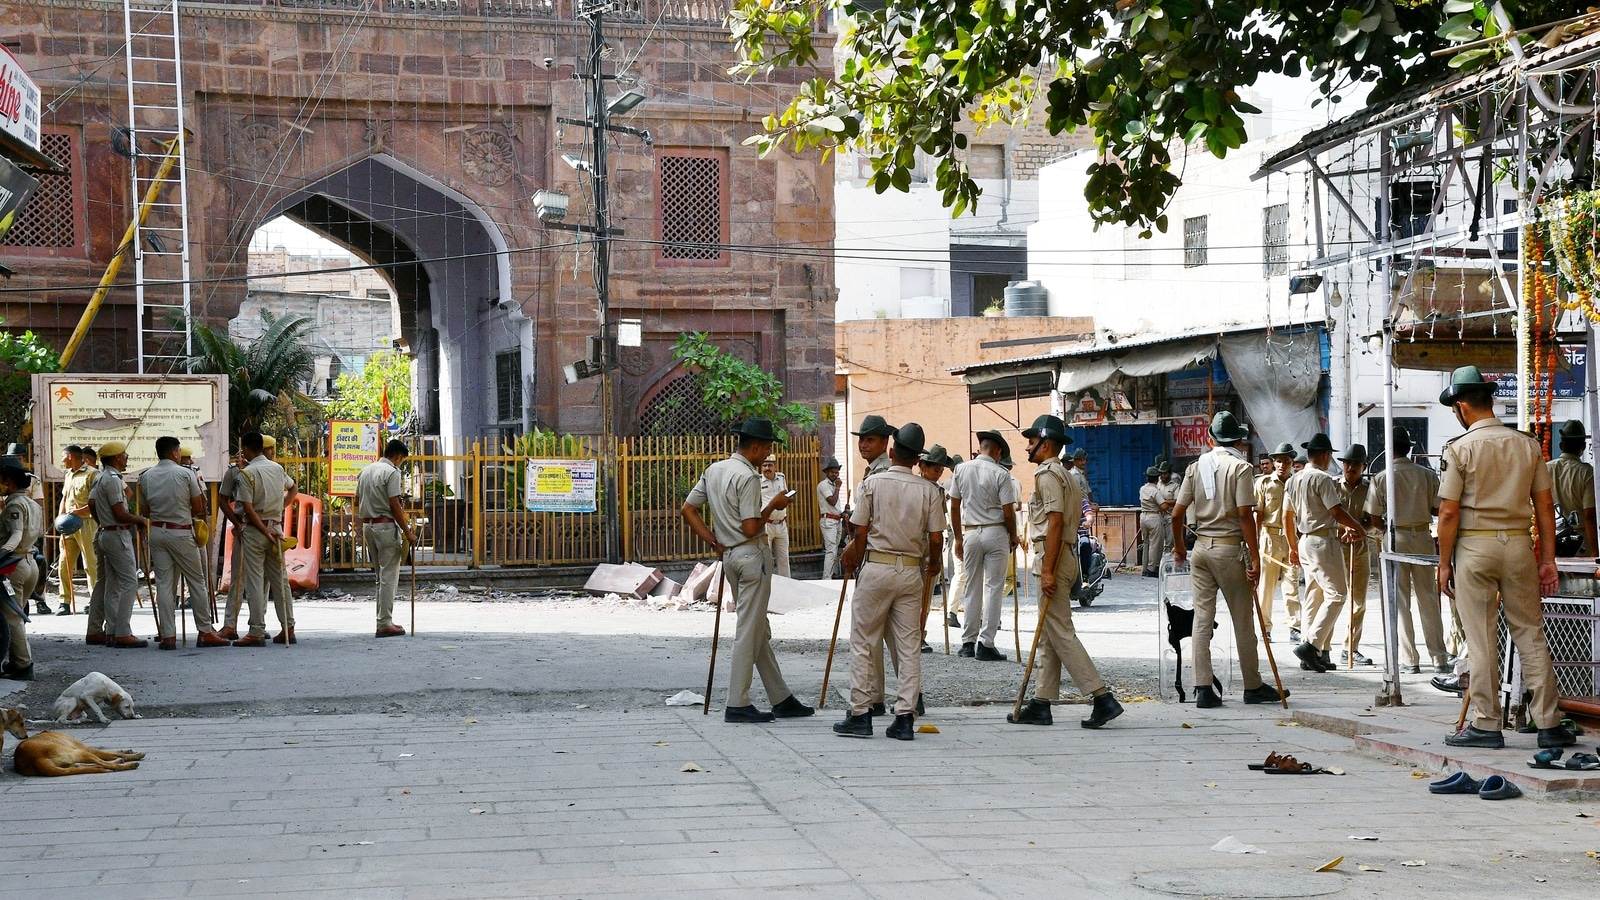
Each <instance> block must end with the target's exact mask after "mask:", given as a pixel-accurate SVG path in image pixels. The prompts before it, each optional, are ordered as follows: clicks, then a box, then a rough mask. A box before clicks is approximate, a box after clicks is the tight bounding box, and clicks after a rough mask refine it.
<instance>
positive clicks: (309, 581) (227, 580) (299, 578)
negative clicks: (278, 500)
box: [217, 494, 322, 591]
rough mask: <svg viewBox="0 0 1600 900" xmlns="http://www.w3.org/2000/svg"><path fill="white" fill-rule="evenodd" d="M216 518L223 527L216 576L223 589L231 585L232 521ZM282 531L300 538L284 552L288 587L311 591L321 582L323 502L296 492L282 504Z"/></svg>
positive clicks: (221, 589) (219, 585)
mask: <svg viewBox="0 0 1600 900" xmlns="http://www.w3.org/2000/svg"><path fill="white" fill-rule="evenodd" d="M218 521H220V522H222V524H223V525H224V526H226V530H225V531H224V532H223V536H222V576H221V577H220V578H219V579H217V590H218V591H226V590H227V589H228V588H229V586H231V585H232V584H233V538H234V535H233V524H232V523H231V522H227V521H226V520H223V519H222V518H221V517H220V516H219V517H218ZM283 533H284V534H285V535H286V536H290V537H294V538H296V539H298V540H299V545H298V546H296V547H295V548H294V549H292V550H285V551H284V552H283V567H284V569H286V570H287V571H288V573H289V586H290V587H292V588H294V589H295V590H298V591H314V590H316V589H317V586H318V585H319V584H321V582H322V571H321V570H322V501H321V500H318V499H317V498H315V497H307V496H306V495H305V494H296V495H295V498H294V503H292V504H290V505H289V506H286V507H284V510H283Z"/></svg>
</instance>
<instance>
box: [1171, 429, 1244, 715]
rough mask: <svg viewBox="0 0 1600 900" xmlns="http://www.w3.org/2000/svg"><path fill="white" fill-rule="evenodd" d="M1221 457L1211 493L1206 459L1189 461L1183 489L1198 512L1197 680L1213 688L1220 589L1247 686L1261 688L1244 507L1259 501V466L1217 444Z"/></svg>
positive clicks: (1194, 580) (1185, 501)
mask: <svg viewBox="0 0 1600 900" xmlns="http://www.w3.org/2000/svg"><path fill="white" fill-rule="evenodd" d="M1210 455H1211V457H1212V459H1214V460H1215V461H1216V473H1215V476H1214V482H1213V488H1212V493H1211V496H1209V497H1207V496H1206V495H1205V482H1204V479H1203V478H1202V477H1201V474H1200V471H1201V470H1200V465H1201V462H1205V461H1206V458H1205V457H1201V458H1200V462H1194V463H1190V464H1189V469H1188V471H1187V473H1185V474H1184V476H1183V486H1182V487H1180V488H1179V489H1178V505H1179V506H1182V507H1185V508H1187V509H1191V510H1194V523H1195V524H1194V530H1195V540H1194V550H1193V551H1192V552H1190V554H1189V573H1190V574H1189V580H1190V583H1191V584H1192V585H1193V586H1194V632H1193V638H1192V640H1193V642H1194V653H1193V656H1194V683H1195V687H1196V688H1197V689H1198V688H1201V687H1209V686H1210V685H1211V678H1212V674H1213V670H1212V667H1211V635H1212V633H1213V632H1214V631H1216V622H1217V593H1218V592H1219V591H1220V592H1221V594H1222V598H1223V600H1225V601H1226V602H1227V604H1228V618H1229V619H1230V620H1232V622H1233V644H1234V648H1235V650H1236V652H1238V654H1239V674H1240V675H1241V676H1243V678H1244V687H1245V690H1255V689H1256V688H1258V687H1261V684H1262V681H1261V671H1260V669H1261V661H1260V658H1259V657H1258V656H1257V653H1256V615H1255V603H1256V598H1255V586H1254V585H1252V584H1251V583H1250V575H1249V573H1248V572H1247V571H1246V565H1245V564H1246V561H1247V557H1248V556H1249V550H1248V549H1247V548H1246V547H1245V543H1244V525H1243V523H1242V522H1241V521H1240V519H1239V510H1240V508H1241V507H1254V506H1255V505H1256V489H1255V466H1252V465H1250V463H1249V461H1248V460H1246V459H1245V458H1244V457H1243V456H1242V455H1240V454H1239V453H1238V451H1236V450H1233V449H1232V448H1229V447H1213V448H1212V449H1211V454H1210Z"/></svg>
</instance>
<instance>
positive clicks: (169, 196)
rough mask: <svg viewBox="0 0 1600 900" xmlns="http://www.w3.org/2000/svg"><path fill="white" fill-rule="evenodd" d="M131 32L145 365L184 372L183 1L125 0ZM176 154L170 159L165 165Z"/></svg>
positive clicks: (137, 263) (137, 289)
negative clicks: (167, 161) (143, 210)
mask: <svg viewBox="0 0 1600 900" xmlns="http://www.w3.org/2000/svg"><path fill="white" fill-rule="evenodd" d="M122 18H123V24H124V27H125V29H126V34H127V47H126V55H127V63H128V128H129V129H130V130H131V134H129V135H127V137H128V143H129V147H130V152H131V155H132V162H131V165H130V169H131V170H132V179H133V193H132V194H131V195H130V196H131V197H132V198H133V201H134V202H139V201H140V200H141V199H145V200H147V205H148V206H149V210H148V215H147V216H135V217H134V224H133V226H132V232H133V235H132V237H133V241H132V247H131V249H132V251H133V264H134V293H135V296H136V297H137V300H138V320H139V338H138V341H139V371H140V372H141V373H151V374H163V375H165V374H171V373H175V372H182V371H184V370H185V368H186V362H187V359H188V357H189V354H190V352H191V349H192V348H191V346H190V340H191V338H190V329H189V321H190V320H189V315H190V299H191V295H192V289H191V285H190V280H189V182H188V166H187V160H186V159H185V147H186V144H187V141H188V138H189V135H188V132H187V131H186V130H185V129H184V121H183V100H184V93H183V62H182V56H181V54H180V52H179V43H180V40H179V32H178V28H179V23H178V3H177V0H123V3H122ZM169 155H170V156H172V157H173V158H174V161H173V163H172V164H171V165H165V166H163V165H162V162H163V159H164V158H165V157H167V156H169Z"/></svg>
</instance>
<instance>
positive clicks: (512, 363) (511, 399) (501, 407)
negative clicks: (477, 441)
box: [494, 350, 522, 422]
mask: <svg viewBox="0 0 1600 900" xmlns="http://www.w3.org/2000/svg"><path fill="white" fill-rule="evenodd" d="M494 406H495V418H496V419H498V420H500V421H501V422H511V421H515V420H517V419H521V418H522V351H521V350H507V351H505V352H503V353H496V354H495V357H494Z"/></svg>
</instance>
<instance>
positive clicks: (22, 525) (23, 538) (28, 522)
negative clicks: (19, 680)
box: [0, 491, 44, 669]
mask: <svg viewBox="0 0 1600 900" xmlns="http://www.w3.org/2000/svg"><path fill="white" fill-rule="evenodd" d="M42 534H44V510H43V509H41V508H40V507H39V504H38V503H36V502H34V501H33V500H32V499H30V498H29V497H28V495H27V493H26V492H25V491H18V492H17V493H14V494H7V495H6V499H5V506H4V508H3V509H0V545H4V546H6V547H7V552H9V553H12V554H15V555H16V556H18V557H20V559H19V560H18V562H17V567H16V568H15V569H13V570H12V571H11V574H10V575H8V576H6V583H7V585H8V586H9V587H10V589H11V598H12V599H13V600H15V601H16V602H17V607H18V609H24V610H25V609H27V608H28V598H29V597H30V596H32V594H33V589H34V588H35V587H37V586H38V583H39V574H40V573H39V566H38V564H37V563H35V562H34V559H33V545H34V543H35V542H37V541H38V540H39V536H40V535H42ZM0 611H3V612H4V615H5V620H6V627H7V628H9V629H10V632H11V640H10V643H9V645H8V646H7V648H6V655H7V657H8V658H9V659H10V661H11V665H12V667H13V668H17V669H25V668H27V667H28V666H31V665H33V652H32V651H31V650H30V649H29V647H28V631H27V625H26V623H25V622H24V621H23V619H22V617H21V616H19V615H17V612H16V610H13V609H12V608H11V605H10V604H8V603H0Z"/></svg>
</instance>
